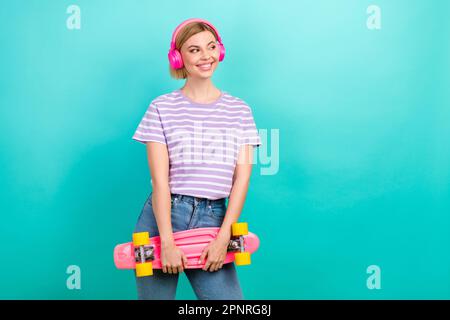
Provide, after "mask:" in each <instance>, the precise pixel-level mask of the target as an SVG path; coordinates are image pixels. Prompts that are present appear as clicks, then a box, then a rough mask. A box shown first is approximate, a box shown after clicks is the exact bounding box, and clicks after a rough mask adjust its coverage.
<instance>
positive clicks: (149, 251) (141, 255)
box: [134, 245, 155, 263]
mask: <svg viewBox="0 0 450 320" xmlns="http://www.w3.org/2000/svg"><path fill="white" fill-rule="evenodd" d="M134 258H135V260H136V262H140V263H144V262H147V261H153V260H155V247H154V246H152V245H145V246H139V247H138V248H134Z"/></svg>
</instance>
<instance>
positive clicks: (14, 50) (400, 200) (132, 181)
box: [0, 0, 450, 299]
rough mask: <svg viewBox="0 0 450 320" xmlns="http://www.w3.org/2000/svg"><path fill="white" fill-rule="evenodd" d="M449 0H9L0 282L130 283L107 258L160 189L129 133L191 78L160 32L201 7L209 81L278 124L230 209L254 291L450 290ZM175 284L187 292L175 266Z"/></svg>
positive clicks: (91, 291) (54, 285) (29, 292)
mask: <svg viewBox="0 0 450 320" xmlns="http://www.w3.org/2000/svg"><path fill="white" fill-rule="evenodd" d="M70 5H76V6H78V8H79V9H80V10H81V25H80V27H81V28H80V29H70V28H68V27H67V20H68V19H69V18H70V17H71V13H68V12H67V9H68V8H69V6H70ZM370 5H376V6H377V7H378V8H379V9H380V10H381V11H380V12H381V20H377V21H381V25H380V27H381V28H379V29H371V28H368V26H367V20H368V19H369V20H371V18H370V17H371V16H372V14H371V13H368V12H367V8H368V7H369V6H370ZM449 15H450V3H449V2H448V1H441V0H439V1H438V0H436V1H425V0H423V1H411V0H408V1H406V0H397V1H387V0H372V1H365V0H347V1H331V0H330V1H325V0H322V1H297V0H296V1H294V0H292V1H259V0H253V1H243V0H242V1H237V0H228V1H210V0H208V1H175V0H172V1H144V0H141V1H137V0H134V1H130V0H127V1H125V0H123V1H106V0H104V1H100V0H95V1H94V0H89V1H87V0H84V1H82V0H79V1H50V0H47V1H43V0H39V1H37V0H33V1H32V0H27V1H23V0H22V1H17V0H15V1H2V4H1V10H0V35H1V50H0V74H1V76H0V90H1V91H0V103H1V108H0V112H1V113H0V121H1V123H0V145H1V153H0V177H1V179H0V181H1V182H0V192H1V203H0V212H1V219H2V220H1V223H0V241H1V247H2V252H1V258H0V298H2V299H135V298H136V291H135V283H134V278H133V275H132V271H129V270H127V271H125V270H117V269H115V267H114V264H113V260H112V250H113V248H114V246H115V245H116V244H117V243H121V242H126V241H130V239H131V232H132V230H133V228H134V225H135V223H136V219H137V218H138V215H139V213H140V211H141V209H142V206H143V204H144V201H145V199H146V197H147V196H148V194H149V192H150V190H151V185H150V174H149V170H148V165H147V159H146V153H145V147H144V146H143V145H142V144H139V143H138V142H136V141H133V140H131V136H132V134H133V133H134V130H135V129H136V127H137V125H138V122H139V121H140V119H141V118H142V116H143V114H144V112H145V110H146V108H147V106H148V104H149V102H150V101H151V100H152V99H154V98H155V97H157V96H158V95H161V94H164V93H168V92H170V91H172V90H174V89H176V88H180V87H181V86H182V85H183V83H184V81H176V80H173V79H171V78H170V76H169V73H168V61H167V51H168V49H169V43H170V37H171V35H172V32H173V30H174V28H175V27H176V26H177V25H178V24H179V23H180V22H181V21H183V20H185V19H187V18H191V17H201V18H204V19H207V20H209V21H211V22H212V23H213V24H215V25H216V27H217V28H218V30H219V32H220V33H221V35H222V39H223V42H224V45H225V48H226V50H227V51H226V57H225V60H224V61H223V63H221V64H220V65H219V67H218V69H217V71H216V73H215V75H214V83H215V84H216V86H218V87H219V88H221V89H223V90H226V91H228V92H230V93H231V94H233V95H235V96H238V97H240V98H242V99H244V100H246V101H247V102H248V103H249V105H250V106H251V107H252V110H253V113H254V117H255V121H256V124H257V126H258V128H259V129H261V130H267V136H268V138H269V139H268V140H265V141H264V144H265V147H267V149H265V147H262V148H260V149H259V150H258V151H257V153H256V155H257V161H258V163H257V164H255V166H254V169H253V174H252V179H251V186H250V190H249V193H248V197H247V201H246V203H245V207H244V210H243V213H242V218H241V220H242V221H247V222H248V223H249V226H250V229H251V230H253V231H254V232H255V233H257V234H258V235H259V236H260V239H261V247H260V249H259V251H257V252H256V253H255V254H254V255H253V264H252V265H251V266H248V267H239V269H238V272H239V276H240V279H241V284H242V287H243V290H244V295H245V297H246V298H248V299H349V298H357V299H394V298H396V299H408V298H412V299H416V298H423V299H432V298H437V299H444V298H445V299H449V298H450V253H449V251H450V250H449V244H450V232H449V230H450V218H449V213H450V182H449V181H450V90H449V88H450V63H449V57H450V47H449V39H450V38H449V37H450V19H449V18H448V17H449ZM277 130H278V132H279V138H276V133H277ZM277 141H279V142H277ZM276 146H278V147H276ZM266 153H267V156H268V159H269V163H267V162H266V163H263V162H262V161H261V160H264V156H265V155H266ZM264 168H266V170H267V168H269V169H268V170H269V172H271V174H266V173H264V172H263V171H262V170H263V169H264ZM71 265H76V266H79V268H80V269H81V289H79V290H76V289H75V290H69V289H68V288H67V286H66V280H67V279H68V277H69V276H70V275H69V274H67V273H66V270H67V268H68V267H69V266H71ZM371 266H376V268H378V270H379V271H380V273H379V274H378V276H377V280H379V281H380V282H378V284H380V285H381V286H379V287H377V288H375V289H370V285H368V282H369V283H371V281H370V279H371V277H372V276H373V275H372V273H371V272H368V268H369V270H371V269H370V268H371ZM368 279H369V281H368ZM177 298H184V299H195V295H194V293H193V291H192V289H191V287H190V285H189V282H188V281H187V279H186V277H185V275H183V276H182V277H181V279H180V282H179V287H178V292H177Z"/></svg>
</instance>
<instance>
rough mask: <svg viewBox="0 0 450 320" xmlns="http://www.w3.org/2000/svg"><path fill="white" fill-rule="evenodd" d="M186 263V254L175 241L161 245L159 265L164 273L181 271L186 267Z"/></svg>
mask: <svg viewBox="0 0 450 320" xmlns="http://www.w3.org/2000/svg"><path fill="white" fill-rule="evenodd" d="M187 263H188V260H187V258H186V255H185V254H184V252H183V251H182V250H181V249H180V248H178V247H177V246H176V245H175V243H169V244H166V245H162V246H161V265H162V271H163V272H164V273H167V272H168V273H170V274H172V273H173V274H176V273H178V272H180V273H181V272H183V270H184V268H186V266H187Z"/></svg>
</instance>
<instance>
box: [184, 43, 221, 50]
mask: <svg viewBox="0 0 450 320" xmlns="http://www.w3.org/2000/svg"><path fill="white" fill-rule="evenodd" d="M211 43H215V41H211V42H210V43H208V45H210V44H211ZM190 47H197V48H200V47H199V46H196V45H191V46H189V47H188V49H189V48H190Z"/></svg>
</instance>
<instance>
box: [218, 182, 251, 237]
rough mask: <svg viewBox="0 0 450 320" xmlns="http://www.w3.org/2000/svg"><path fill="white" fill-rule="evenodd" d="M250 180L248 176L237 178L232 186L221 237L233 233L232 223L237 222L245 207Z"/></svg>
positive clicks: (221, 228)
mask: <svg viewBox="0 0 450 320" xmlns="http://www.w3.org/2000/svg"><path fill="white" fill-rule="evenodd" d="M249 184H250V180H249V179H247V178H242V179H240V178H237V179H236V180H235V181H234V183H233V187H232V188H231V193H230V198H229V200H228V207H227V212H226V214H225V218H224V219H223V222H222V226H221V227H220V231H219V237H221V236H223V237H225V238H228V237H230V235H231V225H232V224H233V223H234V222H237V221H238V219H239V216H240V215H241V212H242V208H243V207H244V203H245V198H246V197H247V191H248V186H249Z"/></svg>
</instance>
